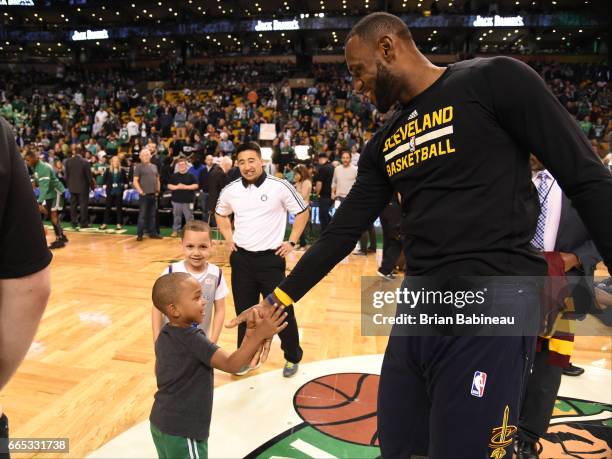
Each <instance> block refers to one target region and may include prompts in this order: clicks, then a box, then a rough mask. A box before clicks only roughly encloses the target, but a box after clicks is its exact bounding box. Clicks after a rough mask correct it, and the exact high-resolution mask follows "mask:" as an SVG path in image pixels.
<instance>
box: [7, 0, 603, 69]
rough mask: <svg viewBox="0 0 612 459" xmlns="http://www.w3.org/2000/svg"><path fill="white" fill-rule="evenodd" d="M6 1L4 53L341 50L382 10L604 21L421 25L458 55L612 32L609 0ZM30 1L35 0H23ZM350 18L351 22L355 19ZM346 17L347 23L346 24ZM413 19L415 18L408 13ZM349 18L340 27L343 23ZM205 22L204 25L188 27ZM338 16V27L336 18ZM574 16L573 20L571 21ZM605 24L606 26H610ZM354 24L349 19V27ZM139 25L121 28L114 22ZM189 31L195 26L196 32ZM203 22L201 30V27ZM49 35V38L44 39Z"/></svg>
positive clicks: (585, 47) (545, 45)
mask: <svg viewBox="0 0 612 459" xmlns="http://www.w3.org/2000/svg"><path fill="white" fill-rule="evenodd" d="M10 1H11V0H0V23H2V24H3V27H2V28H1V29H2V31H3V32H2V33H3V35H2V37H1V38H2V41H0V59H2V56H4V57H5V59H6V58H8V59H11V58H12V59H15V58H19V57H24V58H25V57H26V56H35V57H40V58H42V57H57V58H61V57H67V56H74V53H78V52H81V51H86V52H87V53H89V55H93V56H98V57H102V58H108V57H118V58H121V57H130V56H131V57H134V54H136V57H163V56H168V55H171V54H181V53H182V54H184V53H185V51H186V50H187V51H186V52H187V55H188V56H189V57H197V56H210V55H218V54H220V53H223V54H232V53H235V54H238V55H245V54H262V53H263V54H266V53H267V54H285V53H295V52H296V50H297V51H299V52H308V53H314V54H317V53H339V52H340V53H341V52H342V48H343V42H344V37H345V35H346V33H347V32H348V28H349V27H346V24H350V23H351V21H355V20H357V19H358V18H359V17H361V16H364V15H365V14H367V13H369V12H373V11H384V10H386V11H389V12H391V13H394V14H398V15H405V17H408V18H411V19H415V20H418V19H420V18H424V19H427V20H428V21H429V23H431V24H432V25H433V24H434V23H435V22H436V20H438V19H440V18H444V17H450V18H452V17H456V16H461V15H463V16H466V17H467V15H485V16H493V15H495V14H499V15H501V16H515V15H523V16H527V15H542V17H543V16H544V15H548V16H552V17H560V16H564V15H565V16H571V15H574V16H582V17H586V18H595V19H594V20H595V21H596V22H597V24H592V23H590V24H587V25H585V26H580V25H576V26H575V27H573V26H570V27H567V26H566V27H554V26H550V27H540V26H530V27H520V26H517V27H515V28H508V27H494V26H491V27H490V28H483V27H479V28H469V27H461V26H457V25H456V24H455V26H450V25H447V26H442V27H435V26H431V27H428V26H427V24H429V23H426V24H425V25H426V26H415V27H411V30H412V32H413V35H414V37H415V40H416V41H417V43H418V44H419V46H420V47H421V48H422V49H423V50H424V51H426V52H429V53H458V52H462V51H465V50H464V49H462V48H465V43H466V42H468V43H470V46H471V49H472V50H476V51H480V52H487V51H498V52H523V51H525V50H529V49H536V48H537V49H538V50H540V51H542V52H561V51H563V50H572V51H576V52H593V51H594V50H596V48H597V47H598V46H601V45H602V44H603V43H607V42H608V40H609V32H608V29H609V24H608V23H607V22H605V23H602V21H601V18H602V17H605V18H607V17H609V16H607V15H608V13H607V10H606V6H609V5H608V3H609V2H608V1H607V0H542V1H532V0H498V1H496V2H490V1H482V0H442V1H434V0H183V1H168V0H157V1H156V0H151V1H142V0H126V1H116V0H112V1H99V0H93V1H92V0H65V1H61V0H58V1H54V0H29V2H30V3H33V4H34V6H8V5H4V4H6V3H10ZM16 1H17V2H22V3H24V2H25V3H27V2H28V0H16ZM295 18H325V19H326V21H325V24H323V21H319V22H320V23H321V24H323V25H317V26H313V27H312V28H311V29H310V30H308V31H307V32H305V31H304V30H298V31H295V30H286V31H255V30H239V31H237V32H234V33H231V32H230V33H227V32H225V31H224V32H222V33H221V32H211V33H209V32H201V33H200V31H203V30H205V29H206V27H209V26H210V25H213V24H222V25H223V24H230V25H231V24H238V23H241V24H246V23H248V22H249V21H255V22H256V21H273V20H275V19H276V20H279V21H291V20H293V19H295ZM347 20H348V22H347ZM342 21H344V22H342ZM408 22H409V24H410V20H408ZM336 23H337V24H339V26H337V27H335V26H334V25H335V24H336ZM194 24H196V25H198V27H199V28H198V29H197V31H196V32H194V33H191V32H190V30H191V29H189V30H187V28H189V27H191V26H193V25H194ZM330 24H332V25H330ZM569 24H572V22H571V21H569ZM602 24H603V25H602ZM343 25H344V26H343ZM122 28H129V31H127V32H125V33H122V34H121V36H120V37H119V36H116V35H113V32H112V31H113V30H115V31H117V30H119V29H122ZM87 30H92V31H94V32H95V31H101V30H108V31H110V33H111V36H110V37H109V38H108V39H104V38H100V39H96V38H92V39H90V40H84V41H79V42H76V41H73V40H71V37H72V34H74V32H75V31H80V32H81V33H84V32H86V31H87ZM186 30H187V31H186ZM194 30H195V29H194ZM39 37H42V38H39Z"/></svg>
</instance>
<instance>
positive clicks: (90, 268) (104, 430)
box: [0, 233, 612, 457]
mask: <svg viewBox="0 0 612 459" xmlns="http://www.w3.org/2000/svg"><path fill="white" fill-rule="evenodd" d="M180 256H181V251H180V247H179V242H178V241H177V240H175V239H164V240H159V241H155V240H147V239H145V241H144V242H140V243H139V242H136V240H135V238H134V237H133V236H110V235H94V234H75V233H72V235H71V237H70V243H69V244H68V246H67V247H66V248H65V249H62V250H59V251H56V252H55V257H54V260H53V271H52V285H53V287H52V295H51V299H50V301H49V305H48V307H47V310H46V312H45V315H44V317H43V321H42V323H41V326H40V329H39V331H38V334H37V336H36V338H35V342H34V344H33V345H32V348H31V350H30V352H29V354H28V356H27V358H26V360H25V361H24V363H23V365H22V366H21V368H20V369H19V371H18V372H17V374H16V375H15V377H14V378H13V379H12V380H11V382H10V383H9V385H8V386H7V387H6V388H5V390H4V391H3V392H2V394H0V404H1V405H2V406H3V408H4V411H5V412H6V413H7V415H8V416H9V419H10V426H11V436H12V437H27V438H31V437H37V438H55V437H68V438H70V454H69V455H67V456H64V457H83V456H85V455H86V454H87V453H88V452H91V451H93V450H95V449H97V448H98V447H100V446H101V445H103V444H104V443H106V442H107V441H109V440H110V439H111V438H113V437H115V436H116V435H118V434H119V433H121V432H123V431H124V430H126V429H128V428H129V427H131V426H133V425H134V424H136V423H138V422H140V421H142V420H144V419H146V418H147V417H148V415H149V411H150V408H151V404H152V401H153V394H154V392H155V376H154V371H153V366H154V353H153V343H152V338H151V325H150V312H151V303H150V294H151V286H152V285H153V282H154V281H155V279H156V278H157V276H158V275H159V274H160V272H161V271H162V270H163V269H164V268H165V267H166V266H167V264H168V263H169V262H171V261H174V260H178V259H180ZM299 256H300V255H299V254H291V255H290V258H289V260H288V266H289V267H292V266H293V265H294V264H295V262H296V261H297V259H298V257H299ZM211 261H212V262H213V263H216V264H218V265H220V266H221V267H222V268H223V271H224V274H225V276H226V277H227V279H228V284H229V275H230V271H229V266H228V264H227V252H226V250H225V247H224V246H223V245H218V246H216V249H215V252H214V256H213V258H212V259H211ZM375 271H376V258H375V256H374V255H370V256H368V257H357V256H350V257H349V258H348V259H347V260H345V261H344V262H342V263H341V264H339V265H338V266H337V267H336V268H335V269H334V270H333V271H332V273H330V275H328V276H327V277H326V278H325V279H324V280H323V281H322V282H321V283H319V284H318V285H317V286H316V287H315V288H314V289H313V290H312V291H311V292H310V293H309V294H308V295H307V296H306V297H305V298H304V299H302V300H301V301H300V302H299V305H298V306H297V308H296V314H297V318H298V324H299V326H300V333H301V340H302V347H303V348H304V361H305V362H310V361H316V360H323V359H330V358H335V357H341V356H351V355H362V354H379V353H382V352H384V349H385V346H386V341H387V339H386V338H384V337H363V336H361V332H360V330H361V328H360V314H359V309H360V308H359V304H360V289H359V285H360V277H361V276H362V275H374V274H375ZM601 274H603V272H602V273H601ZM233 316H234V314H233V303H232V300H231V294H230V298H229V301H228V307H227V317H228V318H229V317H233ZM235 336H236V332H235V330H234V329H232V330H225V331H224V332H223V334H222V335H221V339H220V344H221V346H222V347H224V348H226V349H230V350H231V349H234V348H235ZM611 352H612V338H611V337H596V338H584V337H582V338H581V337H578V338H577V339H576V353H575V357H574V359H573V361H574V362H575V363H578V364H580V363H584V364H590V365H596V366H600V367H605V368H611V364H610V354H611ZM283 362H284V361H283V358H282V352H281V351H280V348H279V346H278V344H275V345H274V347H273V350H272V352H271V356H270V359H269V360H268V362H267V363H266V364H265V365H264V366H263V367H262V368H261V369H260V370H258V372H262V371H269V370H275V371H280V370H279V369H280V367H281V366H282V364H283ZM233 378H235V377H233V376H228V375H225V374H223V373H221V372H217V373H216V379H215V384H216V385H220V384H225V383H227V382H230V381H232V380H233ZM19 457H27V455H20V456H19ZM34 457H58V456H57V455H37V456H34Z"/></svg>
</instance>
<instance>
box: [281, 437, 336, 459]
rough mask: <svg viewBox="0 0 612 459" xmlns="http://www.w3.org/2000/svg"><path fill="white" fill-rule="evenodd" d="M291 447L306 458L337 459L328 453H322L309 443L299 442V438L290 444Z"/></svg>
mask: <svg viewBox="0 0 612 459" xmlns="http://www.w3.org/2000/svg"><path fill="white" fill-rule="evenodd" d="M291 446H293V447H294V448H295V449H297V450H298V451H301V452H302V453H304V454H306V455H307V456H310V457H315V458H317V459H338V458H337V457H336V456H332V455H331V454H329V453H328V452H326V451H323V450H322V449H319V448H317V447H316V446H313V445H311V444H310V443H306V442H305V441H304V440H300V439H299V438H298V439H297V440H295V441H294V442H293V443H291Z"/></svg>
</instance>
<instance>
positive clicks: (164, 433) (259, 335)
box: [149, 273, 287, 459]
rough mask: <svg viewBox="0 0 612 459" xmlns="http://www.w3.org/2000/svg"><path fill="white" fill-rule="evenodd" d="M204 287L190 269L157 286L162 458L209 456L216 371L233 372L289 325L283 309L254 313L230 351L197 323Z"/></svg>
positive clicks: (154, 421) (157, 421)
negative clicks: (241, 338) (269, 314)
mask: <svg viewBox="0 0 612 459" xmlns="http://www.w3.org/2000/svg"><path fill="white" fill-rule="evenodd" d="M201 289H202V288H201V286H200V284H199V283H198V281H197V280H196V279H194V278H193V276H191V275H190V274H187V273H170V274H166V275H164V276H162V277H160V278H159V279H157V281H156V282H155V285H154V286H153V295H152V296H153V304H154V305H155V307H156V308H158V309H159V310H160V312H161V313H163V314H164V315H165V316H166V317H168V320H169V323H167V324H165V325H164V326H163V328H162V329H161V332H160V333H159V336H158V338H157V341H156V342H155V357H156V361H155V376H156V378H157V393H156V394H155V401H154V402H153V408H152V409H151V416H150V417H149V420H150V422H151V435H152V436H153V441H154V442H155V447H156V449H157V453H158V455H159V457H160V459H165V458H168V459H172V458H179V457H181V458H182V457H197V458H200V459H206V458H207V457H208V434H209V428H210V418H211V414H212V402H213V387H214V384H213V383H214V381H213V370H212V369H213V368H217V369H218V370H222V371H226V372H228V373H235V372H236V371H238V369H239V368H241V367H243V366H244V365H247V364H248V363H249V362H250V361H251V360H252V358H253V357H254V355H255V353H256V351H257V348H258V347H259V345H260V344H262V343H263V341H264V340H266V339H269V338H271V337H272V336H274V334H276V333H278V332H280V331H282V330H283V329H284V328H285V327H286V326H287V323H286V322H284V320H285V318H286V317H287V313H285V312H284V308H277V309H276V310H275V311H274V313H273V314H272V317H270V318H269V319H261V318H260V317H259V315H258V314H257V313H256V312H255V311H253V313H252V314H251V315H250V316H249V320H248V324H247V331H246V336H245V339H244V341H243V342H242V345H241V346H240V348H239V349H238V350H237V351H235V352H234V353H232V354H228V353H227V352H225V351H224V350H222V349H220V348H219V347H218V346H217V345H216V344H214V343H212V342H211V341H210V340H209V339H208V338H206V335H205V334H204V332H203V331H202V330H201V329H200V328H198V327H194V326H193V325H195V324H198V323H201V322H202V320H203V318H204V315H205V312H204V303H203V300H202V291H201Z"/></svg>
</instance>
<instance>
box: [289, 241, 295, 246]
mask: <svg viewBox="0 0 612 459" xmlns="http://www.w3.org/2000/svg"><path fill="white" fill-rule="evenodd" d="M287 242H288V243H289V244H291V247H295V242H293V241H287Z"/></svg>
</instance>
